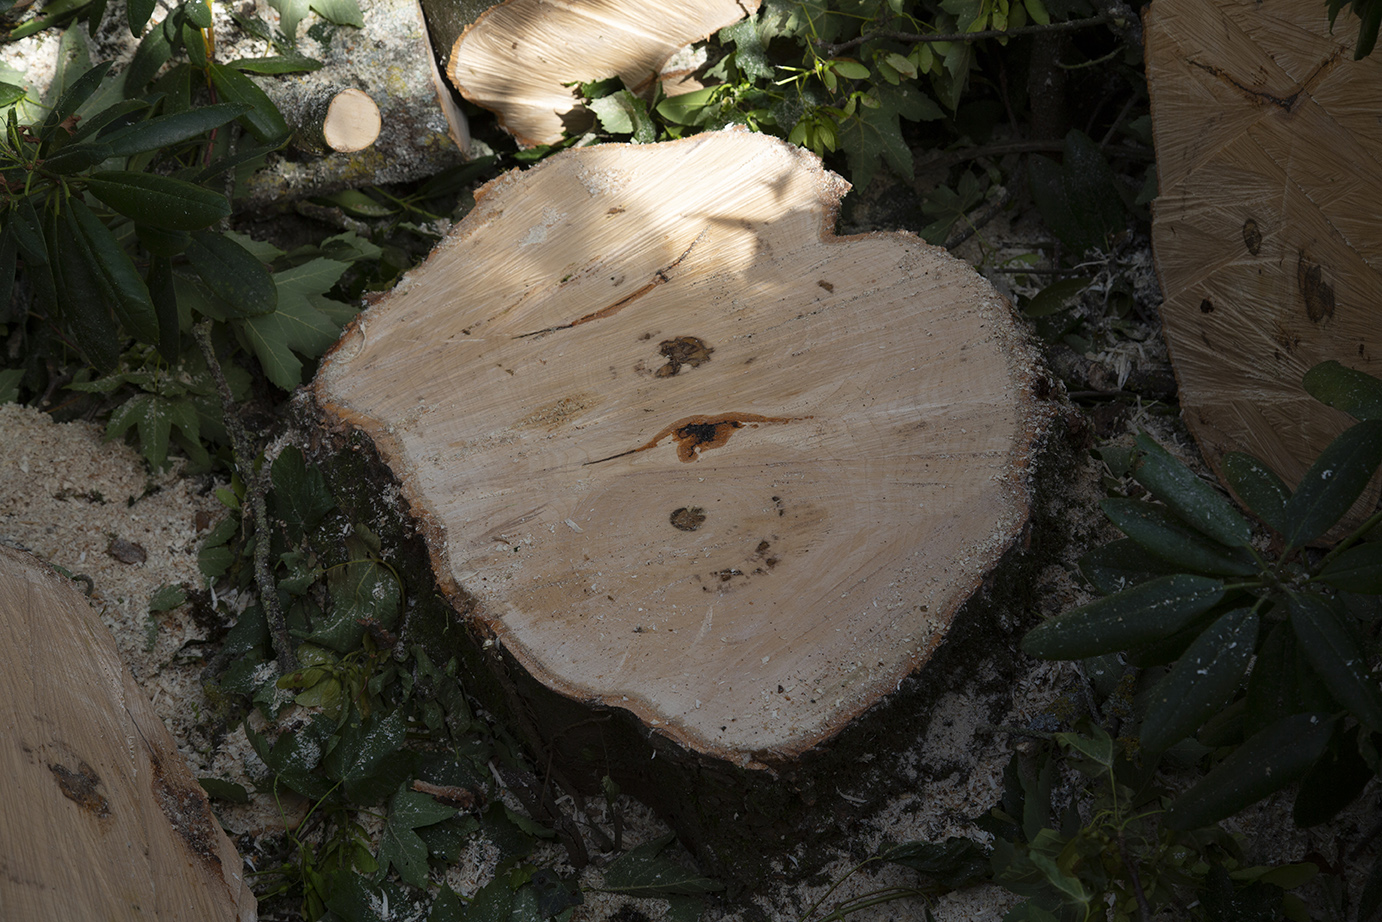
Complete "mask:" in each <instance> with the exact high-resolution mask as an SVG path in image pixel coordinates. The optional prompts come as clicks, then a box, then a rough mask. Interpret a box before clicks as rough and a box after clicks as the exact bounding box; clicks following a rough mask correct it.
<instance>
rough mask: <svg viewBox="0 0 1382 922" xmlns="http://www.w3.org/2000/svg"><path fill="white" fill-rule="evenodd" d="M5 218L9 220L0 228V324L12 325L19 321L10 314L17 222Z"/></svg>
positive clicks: (10, 218)
mask: <svg viewBox="0 0 1382 922" xmlns="http://www.w3.org/2000/svg"><path fill="white" fill-rule="evenodd" d="M6 217H8V218H9V220H7V221H5V222H4V226H3V227H0V323H12V322H14V321H15V320H18V319H19V317H18V316H17V314H14V313H11V309H12V305H11V301H12V300H13V298H14V279H15V273H16V272H17V271H18V264H17V258H18V256H19V238H18V237H17V236H16V232H15V224H17V223H18V222H17V221H16V220H15V219H14V216H13V215H7V216H6Z"/></svg>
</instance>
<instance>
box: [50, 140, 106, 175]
mask: <svg viewBox="0 0 1382 922" xmlns="http://www.w3.org/2000/svg"><path fill="white" fill-rule="evenodd" d="M110 157H111V153H110V148H109V147H107V146H106V145H104V144H69V145H67V146H66V147H64V148H63V149H62V150H60V151H58V152H57V153H56V154H54V155H53V156H51V157H49V158H47V159H46V160H44V161H43V168H44V169H45V170H47V171H48V172H50V173H56V174H58V175H59V176H70V175H71V174H73V173H80V172H82V171H84V170H89V169H91V168H92V167H94V166H99V165H100V164H102V163H104V162H105V161H107V160H109V159H110Z"/></svg>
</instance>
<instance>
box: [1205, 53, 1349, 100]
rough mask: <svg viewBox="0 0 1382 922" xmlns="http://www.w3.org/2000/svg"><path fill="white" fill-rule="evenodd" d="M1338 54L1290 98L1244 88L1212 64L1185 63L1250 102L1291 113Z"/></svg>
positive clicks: (1230, 75)
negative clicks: (1217, 80) (1260, 103)
mask: <svg viewBox="0 0 1382 922" xmlns="http://www.w3.org/2000/svg"><path fill="white" fill-rule="evenodd" d="M1340 54H1341V52H1340V51H1339V50H1335V52H1334V53H1333V54H1332V55H1330V56H1329V57H1328V58H1327V59H1325V60H1324V61H1322V62H1321V63H1320V66H1319V67H1316V68H1315V70H1314V72H1313V73H1311V74H1310V76H1308V77H1306V78H1305V80H1303V81H1302V82H1301V83H1300V85H1299V86H1297V87H1296V91H1295V92H1294V93H1292V94H1291V95H1290V96H1275V95H1273V94H1271V93H1268V92H1267V91H1265V90H1255V89H1253V88H1251V87H1248V86H1244V85H1243V84H1242V83H1240V82H1238V79H1237V78H1236V77H1234V76H1233V75H1232V74H1230V73H1228V72H1227V71H1226V70H1224V69H1223V68H1222V67H1218V66H1216V65H1214V64H1203V63H1201V62H1199V61H1196V60H1193V59H1191V58H1187V59H1186V63H1188V64H1190V65H1191V66H1192V67H1198V68H1199V69H1200V70H1202V71H1204V72H1205V73H1207V74H1210V75H1211V76H1214V77H1217V78H1218V79H1220V80H1222V81H1223V82H1224V83H1227V84H1228V85H1229V86H1231V87H1233V88H1234V89H1236V90H1237V91H1238V92H1240V93H1242V94H1243V95H1244V96H1246V97H1248V98H1249V99H1250V100H1253V101H1255V102H1269V103H1271V104H1272V105H1274V106H1278V107H1279V108H1281V109H1283V110H1285V111H1286V112H1291V111H1293V110H1294V109H1295V107H1296V103H1297V102H1299V101H1300V97H1301V95H1302V94H1308V93H1309V92H1310V85H1311V84H1313V83H1314V82H1315V81H1316V79H1318V78H1319V76H1320V75H1321V74H1323V73H1324V72H1325V71H1326V70H1327V69H1329V68H1331V67H1333V66H1334V64H1335V62H1337V61H1338V60H1339V55H1340Z"/></svg>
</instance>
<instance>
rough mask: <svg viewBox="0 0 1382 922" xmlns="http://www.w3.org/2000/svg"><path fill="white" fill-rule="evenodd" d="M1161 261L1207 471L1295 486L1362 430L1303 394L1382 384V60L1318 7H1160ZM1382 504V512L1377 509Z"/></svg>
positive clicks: (1284, 2)
mask: <svg viewBox="0 0 1382 922" xmlns="http://www.w3.org/2000/svg"><path fill="white" fill-rule="evenodd" d="M1149 10H1150V11H1149V13H1148V17H1147V31H1146V34H1147V76H1148V82H1149V85H1150V90H1151V100H1152V115H1153V128H1154V132H1155V140H1156V151H1157V170H1158V178H1159V181H1160V194H1159V196H1158V198H1157V200H1156V202H1155V203H1154V216H1155V221H1154V223H1153V245H1154V248H1155V252H1156V261H1157V267H1158V270H1159V272H1160V276H1161V282H1162V287H1163V289H1164V292H1165V297H1166V302H1165V304H1164V306H1163V307H1162V318H1163V320H1164V323H1165V330H1166V339H1167V342H1168V344H1169V346H1170V353H1171V359H1172V361H1173V363H1174V365H1175V370H1176V376H1177V378H1178V379H1179V382H1180V403H1181V406H1182V407H1183V408H1184V411H1185V419H1186V422H1187V423H1188V424H1189V426H1190V429H1191V431H1192V432H1193V433H1194V435H1195V437H1196V439H1197V440H1198V441H1199V443H1200V447H1201V449H1202V450H1203V452H1204V454H1205V457H1206V459H1207V460H1208V461H1209V462H1210V464H1212V465H1213V466H1214V467H1216V468H1217V467H1218V466H1219V463H1220V459H1221V458H1222V456H1223V454H1224V453H1225V452H1228V451H1248V452H1251V453H1252V454H1254V455H1257V456H1258V457H1260V458H1262V459H1263V460H1265V461H1266V462H1267V463H1268V464H1269V465H1270V466H1271V467H1272V469H1273V470H1275V471H1276V472H1277V473H1278V474H1280V475H1281V476H1282V477H1283V478H1284V479H1285V480H1286V481H1287V483H1289V484H1291V485H1294V484H1295V483H1297V482H1298V481H1299V479H1300V477H1301V475H1302V474H1303V473H1304V472H1305V470H1306V468H1307V467H1308V466H1309V464H1310V462H1311V461H1312V460H1313V459H1314V457H1315V456H1316V455H1317V454H1318V453H1319V451H1320V450H1321V449H1322V448H1323V447H1324V446H1325V445H1326V444H1327V443H1328V442H1329V441H1330V440H1331V439H1332V438H1333V437H1334V436H1335V435H1337V434H1338V433H1339V432H1341V431H1342V430H1343V429H1344V428H1345V427H1346V426H1347V425H1349V424H1350V419H1349V417H1347V416H1345V415H1344V414H1342V413H1338V412H1335V411H1333V410H1330V409H1328V408H1326V407H1323V406H1322V405H1320V404H1319V403H1317V402H1316V401H1315V400H1313V399H1312V398H1311V397H1310V396H1309V395H1307V394H1306V392H1305V390H1304V389H1303V388H1302V387H1301V377H1302V376H1303V375H1304V374H1305V372H1306V371H1307V370H1309V369H1310V368H1311V367H1312V366H1314V365H1315V364H1317V363H1319V362H1322V361H1325V360H1326V359H1335V360H1337V361H1339V362H1341V363H1343V364H1344V365H1347V366H1350V367H1352V368H1357V369H1360V370H1362V371H1365V372H1368V373H1370V374H1373V375H1379V374H1382V341H1380V339H1382V277H1379V274H1378V272H1379V268H1382V234H1379V233H1378V206H1377V203H1378V201H1379V200H1382V120H1379V119H1378V117H1377V111H1378V110H1377V100H1378V99H1379V98H1380V97H1382V56H1379V55H1376V54H1374V55H1373V56H1372V57H1369V58H1366V59H1364V60H1362V61H1354V60H1353V44H1354V37H1355V36H1356V33H1357V23H1356V22H1355V21H1354V20H1353V19H1352V18H1351V17H1347V16H1343V15H1341V16H1340V19H1339V23H1338V27H1337V28H1336V29H1335V30H1334V33H1333V34H1332V35H1331V34H1330V29H1329V20H1328V15H1327V10H1326V9H1325V8H1324V6H1323V5H1321V4H1319V3H1316V2H1313V0H1272V2H1268V3H1261V2H1257V0H1213V2H1208V3H1206V2H1204V0H1156V2H1155V3H1153V4H1151V6H1150V8H1149ZM1375 498H1376V492H1375V491H1374V492H1373V493H1372V496H1371V499H1370V500H1369V502H1371V501H1373V500H1375Z"/></svg>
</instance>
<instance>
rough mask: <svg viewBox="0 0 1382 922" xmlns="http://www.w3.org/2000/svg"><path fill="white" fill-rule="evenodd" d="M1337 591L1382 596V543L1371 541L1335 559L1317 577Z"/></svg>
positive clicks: (1350, 549) (1352, 548)
mask: <svg viewBox="0 0 1382 922" xmlns="http://www.w3.org/2000/svg"><path fill="white" fill-rule="evenodd" d="M1315 578H1316V579H1318V580H1319V581H1320V582H1322V583H1327V584H1328V585H1330V586H1333V587H1334V588H1335V589H1343V590H1344V591H1345V592H1361V593H1367V594H1370V595H1382V541H1369V542H1367V543H1365V544H1359V545H1356V546H1355V547H1351V548H1349V549H1348V550H1346V551H1344V552H1343V553H1342V554H1340V555H1339V556H1338V557H1335V558H1334V559H1333V560H1331V561H1330V562H1329V563H1328V564H1326V565H1325V567H1324V569H1323V570H1321V571H1320V572H1319V574H1318V575H1317V576H1316V577H1315Z"/></svg>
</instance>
